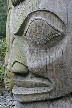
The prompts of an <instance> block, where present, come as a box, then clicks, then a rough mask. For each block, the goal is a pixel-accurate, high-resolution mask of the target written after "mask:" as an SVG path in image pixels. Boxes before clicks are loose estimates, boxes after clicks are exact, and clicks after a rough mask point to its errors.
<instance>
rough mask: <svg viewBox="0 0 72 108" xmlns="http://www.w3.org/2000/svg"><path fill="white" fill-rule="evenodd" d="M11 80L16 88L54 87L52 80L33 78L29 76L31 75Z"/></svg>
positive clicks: (16, 76)
mask: <svg viewBox="0 0 72 108" xmlns="http://www.w3.org/2000/svg"><path fill="white" fill-rule="evenodd" d="M13 80H14V82H15V85H16V86H19V87H24V88H35V87H48V88H52V87H53V86H54V81H53V80H49V79H47V78H41V77H35V76H33V75H32V76H31V74H30V75H28V76H27V77H25V76H18V75H15V76H14V78H13Z"/></svg>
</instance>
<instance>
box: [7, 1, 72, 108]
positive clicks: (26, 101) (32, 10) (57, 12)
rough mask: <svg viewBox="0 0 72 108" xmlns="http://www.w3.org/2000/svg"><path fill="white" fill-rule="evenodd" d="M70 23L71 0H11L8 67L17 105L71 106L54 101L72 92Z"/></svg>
mask: <svg viewBox="0 0 72 108" xmlns="http://www.w3.org/2000/svg"><path fill="white" fill-rule="evenodd" d="M71 26H72V1H71V0H69V1H68V0H64V1H63V0H12V11H11V15H10V33H11V35H12V36H14V38H13V39H12V38H11V41H10V43H11V44H10V47H11V49H10V57H9V60H8V66H7V69H8V70H9V71H10V72H13V73H14V78H13V80H14V83H15V86H14V88H13V90H12V91H13V94H14V98H15V99H16V100H17V105H16V108H63V107H65V108H71V107H72V104H71V103H67V105H66V104H65V106H64V104H63V103H62V102H65V101H66V100H67V99H66V100H65V101H63V99H62V100H61V99H60V101H59V103H58V101H57V102H56V103H55V105H54V103H53V100H54V101H55V100H57V99H58V98H60V97H65V96H66V95H67V94H70V93H71V92H72V72H71V70H72V67H71V66H72V55H71V54H72V50H71V49H72V42H71V41H72V30H71V29H72V27H71ZM52 99H53V100H52ZM68 102H69V101H68ZM61 105H62V106H61Z"/></svg>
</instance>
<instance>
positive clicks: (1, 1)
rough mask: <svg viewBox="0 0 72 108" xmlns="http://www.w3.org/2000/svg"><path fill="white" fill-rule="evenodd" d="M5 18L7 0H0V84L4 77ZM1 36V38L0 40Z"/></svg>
mask: <svg viewBox="0 0 72 108" xmlns="http://www.w3.org/2000/svg"><path fill="white" fill-rule="evenodd" d="M6 19H7V0H0V85H1V82H2V81H3V79H4V66H3V65H4V58H5V52H6V42H5V39H4V37H5V36H6ZM2 38H3V40H1V39H2Z"/></svg>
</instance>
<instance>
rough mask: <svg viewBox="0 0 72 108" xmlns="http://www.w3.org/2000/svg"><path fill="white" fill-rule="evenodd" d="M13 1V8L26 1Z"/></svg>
mask: <svg viewBox="0 0 72 108" xmlns="http://www.w3.org/2000/svg"><path fill="white" fill-rule="evenodd" d="M11 1H12V4H13V6H17V5H19V3H20V2H23V1H24V0H11Z"/></svg>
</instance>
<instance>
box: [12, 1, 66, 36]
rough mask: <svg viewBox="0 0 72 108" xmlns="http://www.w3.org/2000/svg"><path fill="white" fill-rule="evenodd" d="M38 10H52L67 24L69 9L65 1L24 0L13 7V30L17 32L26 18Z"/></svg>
mask: <svg viewBox="0 0 72 108" xmlns="http://www.w3.org/2000/svg"><path fill="white" fill-rule="evenodd" d="M38 10H46V11H51V12H53V13H54V14H56V15H57V16H58V17H59V18H60V19H61V20H62V21H63V22H64V23H65V24H67V9H66V5H64V3H62V2H59V1H58V0H24V1H23V2H22V3H20V4H19V5H17V6H15V7H14V6H13V7H12V13H11V30H12V31H11V32H13V33H14V34H16V33H17V32H18V30H19V28H20V27H21V25H22V23H23V22H24V20H25V19H26V18H27V17H28V16H29V15H30V14H31V13H32V12H34V11H38Z"/></svg>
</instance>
